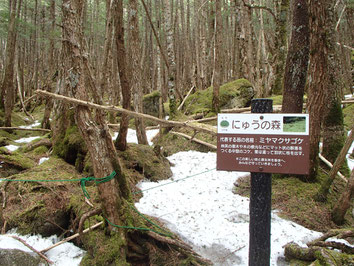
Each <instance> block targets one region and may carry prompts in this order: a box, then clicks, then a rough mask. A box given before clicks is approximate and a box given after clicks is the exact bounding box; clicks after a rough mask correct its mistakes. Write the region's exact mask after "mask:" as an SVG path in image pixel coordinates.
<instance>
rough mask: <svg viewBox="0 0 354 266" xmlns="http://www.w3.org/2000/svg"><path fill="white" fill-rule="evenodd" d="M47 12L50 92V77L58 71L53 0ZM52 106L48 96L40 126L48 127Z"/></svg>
mask: <svg viewBox="0 0 354 266" xmlns="http://www.w3.org/2000/svg"><path fill="white" fill-rule="evenodd" d="M49 13H50V21H51V23H50V33H49V51H48V53H49V55H48V77H47V80H46V89H47V90H48V91H49V92H51V91H52V90H53V89H52V85H51V84H52V83H53V82H52V79H53V77H54V76H56V72H57V71H58V70H57V69H56V67H55V62H54V49H55V43H54V32H55V0H51V1H50V7H49ZM52 107H53V101H52V99H50V98H47V99H46V103H45V109H44V115H43V119H42V123H41V127H42V128H47V129H49V128H50V121H49V118H50V114H51V112H52Z"/></svg>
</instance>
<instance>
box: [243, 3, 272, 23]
mask: <svg viewBox="0 0 354 266" xmlns="http://www.w3.org/2000/svg"><path fill="white" fill-rule="evenodd" d="M242 2H243V5H244V6H245V7H248V8H253V9H263V10H265V11H268V12H269V13H270V14H271V15H272V16H273V18H274V20H275V21H276V20H277V16H276V15H275V14H274V12H273V10H272V9H271V8H269V7H267V6H256V5H253V4H252V5H250V4H247V3H246V2H245V0H242Z"/></svg>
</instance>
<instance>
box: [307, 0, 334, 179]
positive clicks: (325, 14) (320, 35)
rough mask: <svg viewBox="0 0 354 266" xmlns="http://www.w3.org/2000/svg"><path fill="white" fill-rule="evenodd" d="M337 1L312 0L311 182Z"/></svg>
mask: <svg viewBox="0 0 354 266" xmlns="http://www.w3.org/2000/svg"><path fill="white" fill-rule="evenodd" d="M332 3H333V0H324V1H322V2H321V3H320V2H318V1H315V0H310V2H309V10H310V29H311V32H310V65H309V72H310V73H309V74H310V76H311V79H310V80H309V89H308V112H309V115H310V132H311V134H310V171H309V176H308V181H315V180H316V176H317V170H318V163H319V158H318V152H319V142H320V137H321V129H322V124H323V114H324V113H325V108H326V106H325V103H326V102H327V97H328V86H329V85H330V72H331V71H333V69H332V68H331V67H332V66H331V64H330V60H331V59H330V58H329V57H330V53H329V50H330V49H331V48H330V47H329V46H328V45H329V44H330V42H329V40H328V37H329V36H328V33H329V31H330V30H331V29H329V28H328V27H329V25H328V22H327V20H328V19H330V16H331V14H330V12H332V11H331V10H332V8H333V6H332Z"/></svg>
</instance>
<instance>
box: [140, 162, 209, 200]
mask: <svg viewBox="0 0 354 266" xmlns="http://www.w3.org/2000/svg"><path fill="white" fill-rule="evenodd" d="M214 170H216V168H213V169H208V170H205V171H204V172H201V173H197V174H194V175H190V176H187V177H184V178H180V179H177V180H174V181H171V182H168V183H166V184H161V185H158V186H155V187H151V188H147V189H144V190H141V191H137V192H134V193H133V194H139V193H143V192H145V191H149V190H152V189H156V188H159V187H164V186H167V185H171V184H173V183H177V182H179V181H183V180H186V179H189V178H192V177H196V176H198V175H202V174H205V173H208V172H211V171H214Z"/></svg>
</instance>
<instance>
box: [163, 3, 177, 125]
mask: <svg viewBox="0 0 354 266" xmlns="http://www.w3.org/2000/svg"><path fill="white" fill-rule="evenodd" d="M164 7H165V14H164V16H165V17H164V19H165V29H166V42H167V57H168V65H169V70H168V81H167V82H168V83H167V86H168V97H169V100H170V118H171V119H173V117H175V116H176V112H177V104H176V93H175V90H176V88H175V87H176V80H175V79H176V59H175V52H174V47H173V27H172V7H171V3H170V1H169V0H164Z"/></svg>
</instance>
